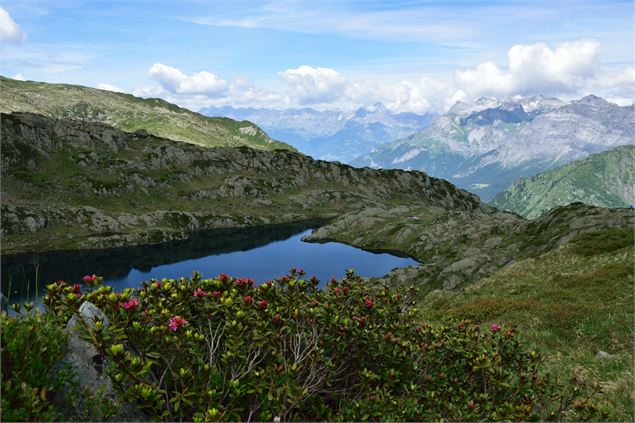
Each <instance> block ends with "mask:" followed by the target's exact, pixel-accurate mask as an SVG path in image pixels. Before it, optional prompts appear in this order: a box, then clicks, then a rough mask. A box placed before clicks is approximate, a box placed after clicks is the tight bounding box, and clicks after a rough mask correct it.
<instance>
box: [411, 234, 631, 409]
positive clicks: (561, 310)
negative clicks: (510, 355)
mask: <svg viewBox="0 0 635 423" xmlns="http://www.w3.org/2000/svg"><path fill="white" fill-rule="evenodd" d="M597 234H603V236H595V235H593V234H591V235H590V234H587V235H582V236H580V237H578V238H577V240H575V241H574V242H572V243H571V244H568V245H566V246H564V247H563V248H560V249H556V250H553V251H551V252H549V253H546V254H544V255H542V256H540V257H533V258H528V259H525V260H522V261H519V262H517V263H514V264H512V265H510V266H507V267H504V268H502V269H500V270H499V271H497V272H496V273H495V274H493V275H492V276H490V277H488V278H484V279H482V280H480V281H478V282H476V283H474V284H472V285H470V286H468V287H467V288H466V289H464V290H462V291H441V290H438V291H434V292H433V293H431V294H429V295H428V296H427V297H426V299H425V301H424V302H423V303H422V313H423V314H424V315H425V316H427V317H428V318H432V319H443V318H445V317H448V316H452V317H458V318H468V319H471V320H473V321H477V322H480V323H483V324H487V325H489V324H491V323H500V324H511V325H514V326H516V327H517V329H518V331H519V332H520V334H521V336H522V337H523V338H524V339H525V340H526V342H527V343H528V345H529V346H530V347H531V348H534V349H536V350H537V351H540V352H541V353H543V355H544V357H545V360H546V363H547V367H548V368H549V369H550V371H551V372H553V373H554V374H555V375H556V376H558V377H562V378H570V377H572V376H576V377H578V378H579V379H583V380H585V381H587V382H590V383H592V384H599V386H600V387H601V390H600V392H599V394H598V400H599V402H600V404H602V406H603V407H604V408H605V409H606V412H607V413H608V415H607V419H608V420H614V421H633V418H634V417H635V416H634V414H633V399H634V395H635V392H634V390H633V359H634V353H633V348H634V342H633V331H634V323H633V318H634V315H633V301H634V300H633V232H632V228H631V229H628V228H625V229H609V230H604V231H601V232H597ZM598 351H605V352H608V353H610V354H612V356H613V357H612V358H609V359H606V358H604V359H602V358H599V357H597V353H598Z"/></svg>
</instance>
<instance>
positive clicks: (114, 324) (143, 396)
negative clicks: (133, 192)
mask: <svg viewBox="0 0 635 423" xmlns="http://www.w3.org/2000/svg"><path fill="white" fill-rule="evenodd" d="M303 275H304V272H303V271H302V269H292V271H291V272H290V273H289V274H288V275H285V276H284V277H281V278H279V279H276V280H274V281H268V282H266V283H264V284H262V285H260V286H257V287H255V286H253V285H254V282H253V279H250V278H237V279H234V278H232V277H230V276H228V275H226V274H220V275H219V276H218V277H216V278H213V279H203V278H202V276H201V275H200V274H194V275H193V276H192V278H190V279H186V278H180V279H163V280H162V281H157V280H150V281H147V282H144V283H143V284H142V286H141V287H139V289H132V288H128V289H125V290H123V291H122V292H114V291H113V289H112V287H110V286H104V285H103V284H102V283H101V282H102V280H101V278H99V277H95V278H93V277H92V276H91V277H90V280H91V284H93V285H92V286H88V289H83V290H82V292H81V294H82V295H83V297H84V298H82V299H81V300H80V299H79V297H78V295H80V292H77V288H76V287H75V285H67V284H65V283H64V284H59V283H57V284H51V285H49V287H48V293H47V297H46V298H45V301H44V302H45V304H46V306H47V307H48V308H49V309H50V310H51V311H52V312H53V313H54V315H56V316H60V318H63V319H69V318H70V317H71V316H72V315H73V314H74V313H77V310H78V309H79V307H80V306H81V304H82V302H83V301H84V300H86V301H90V302H92V303H94V304H95V305H96V306H97V307H99V308H100V309H101V310H102V311H104V312H105V313H106V315H107V316H108V319H109V321H110V327H109V329H108V330H107V331H106V330H103V325H98V326H96V328H95V330H94V333H93V335H94V338H92V339H93V342H95V343H96V346H97V347H98V348H99V350H100V351H105V352H106V354H107V357H106V359H107V360H108V363H109V364H108V366H107V369H108V371H109V372H110V376H111V378H112V380H113V381H114V383H115V384H116V385H117V387H118V390H119V391H120V392H122V393H123V395H125V398H126V400H128V401H134V402H135V403H136V404H138V406H139V407H140V408H141V409H143V410H144V411H145V412H147V413H148V414H149V415H150V416H152V417H153V418H155V419H157V420H170V421H206V420H215V421H216V420H227V421H239V420H248V419H251V420H260V421H272V420H274V418H275V417H276V416H280V415H284V416H285V418H287V419H289V420H298V421H318V420H319V421H325V420H326V421H362V420H373V419H374V420H395V421H396V420H400V421H404V420H410V421H431V420H441V419H447V420H469V421H476V420H515V421H518V420H531V419H547V418H549V419H556V418H560V415H561V414H562V413H563V412H564V411H565V409H564V408H559V407H560V405H559V404H560V402H559V401H560V399H562V398H563V396H564V395H568V396H567V397H566V398H571V397H572V396H571V395H572V394H571V393H570V392H569V393H567V392H566V391H565V390H564V389H563V387H562V386H560V385H556V384H554V383H552V382H551V381H550V379H548V378H547V377H546V376H545V375H543V374H542V373H541V372H540V358H539V356H538V355H537V354H535V353H533V352H527V351H525V350H524V349H523V348H522V346H521V345H520V342H519V341H518V339H517V338H516V335H515V332H514V331H513V330H512V329H510V328H507V327H504V325H502V324H498V323H492V324H491V326H489V330H487V329H488V328H487V327H484V329H482V328H481V327H480V326H478V325H474V324H471V323H470V322H467V321H449V322H447V323H439V324H430V323H428V322H422V321H421V320H420V315H419V313H417V311H416V310H414V309H412V308H411V307H410V304H409V303H408V302H407V301H405V300H402V296H401V294H400V293H399V291H395V290H393V289H391V288H389V287H388V286H385V285H382V284H378V283H373V284H370V283H368V282H367V281H365V280H364V279H362V278H360V277H359V276H357V275H355V274H354V273H353V272H352V271H351V272H347V273H346V277H345V278H343V279H341V280H339V281H338V280H331V281H330V282H329V283H328V284H327V286H326V287H325V288H324V289H318V288H317V278H311V279H309V280H306V279H303V278H302V276H303ZM406 298H407V297H406ZM166 322H167V324H166ZM343 392H345V393H346V395H344V394H342V393H343ZM576 395H579V394H576ZM168 401H169V402H168ZM554 401H555V402H557V404H558V406H557V407H556V408H553V407H551V408H549V407H550V406H549V404H551V403H555V402H554ZM567 401H569V399H567ZM566 403H567V404H568V403H571V402H570V401H569V402H566ZM254 404H258V406H257V407H254ZM565 408H566V407H565ZM552 412H554V413H560V414H558V415H551V414H550V413H552Z"/></svg>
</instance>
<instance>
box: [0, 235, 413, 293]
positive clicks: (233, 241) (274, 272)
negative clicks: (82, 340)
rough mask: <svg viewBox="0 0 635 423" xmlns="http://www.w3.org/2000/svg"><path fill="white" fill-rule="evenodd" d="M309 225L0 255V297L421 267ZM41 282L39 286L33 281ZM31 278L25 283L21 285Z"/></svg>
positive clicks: (325, 276) (364, 273)
mask: <svg viewBox="0 0 635 423" xmlns="http://www.w3.org/2000/svg"><path fill="white" fill-rule="evenodd" d="M313 225H314V224H310V223H305V224H293V225H281V226H271V227H262V228H255V229H254V228H252V229H243V230H231V231H228V230H216V231H209V232H206V233H200V234H197V235H196V236H195V237H194V238H193V239H191V240H189V241H186V242H179V243H173V244H170V245H162V246H153V247H134V248H121V249H112V250H103V251H78V252H65V253H51V254H42V255H21V256H13V257H10V256H9V257H3V258H2V292H3V293H4V294H5V295H7V296H9V295H10V297H9V298H10V301H11V302H18V301H25V300H27V299H33V298H34V297H35V295H36V292H37V294H38V295H39V296H41V295H42V291H43V287H44V285H46V284H48V283H51V282H54V281H57V280H64V281H67V282H71V283H73V282H79V281H80V279H81V277H82V276H83V275H86V274H93V273H96V274H97V275H101V276H103V277H104V279H105V282H107V283H108V284H111V285H113V286H114V287H115V288H117V289H122V288H125V287H136V286H139V285H140V283H141V282H142V281H144V280H147V279H150V278H159V279H160V278H178V277H181V276H186V277H187V276H190V275H191V274H192V272H193V271H199V272H201V273H202V274H203V276H204V277H214V276H216V275H218V274H220V273H227V274H229V275H231V276H234V277H252V278H254V279H255V280H256V281H257V282H265V281H267V280H269V279H273V278H276V277H280V276H283V275H284V274H286V272H287V271H288V270H289V269H290V268H291V267H296V268H303V269H304V270H305V271H306V272H307V274H308V275H309V276H311V275H315V276H317V277H318V278H319V279H320V281H322V284H324V283H325V282H326V281H328V280H329V279H330V278H331V277H337V278H340V277H342V276H343V275H344V273H345V270H346V269H349V268H353V269H355V271H356V272H357V273H359V274H361V275H362V276H366V277H373V276H375V277H376V276H382V275H384V274H386V273H388V272H389V271H390V270H392V269H393V268H395V267H406V266H412V265H416V264H418V263H417V262H416V261H415V260H413V259H411V258H407V257H397V256H395V255H392V254H386V253H373V252H369V251H364V250H360V249H358V248H354V247H351V246H348V245H345V244H341V243H337V242H329V243H326V244H314V243H307V242H303V241H301V238H302V236H304V235H306V234H309V233H310V232H311V229H310V228H311V226H313ZM36 279H37V280H39V281H40V283H39V284H37V285H36V283H35V281H36ZM27 281H28V283H26V282H27Z"/></svg>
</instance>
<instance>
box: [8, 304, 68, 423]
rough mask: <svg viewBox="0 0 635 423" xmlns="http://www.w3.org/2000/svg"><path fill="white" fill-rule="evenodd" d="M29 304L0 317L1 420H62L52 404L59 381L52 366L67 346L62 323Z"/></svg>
mask: <svg viewBox="0 0 635 423" xmlns="http://www.w3.org/2000/svg"><path fill="white" fill-rule="evenodd" d="M49 317H50V316H47V315H43V314H42V313H40V312H39V311H36V312H31V310H30V307H29V309H28V310H26V312H25V313H24V314H23V315H21V316H19V317H9V316H8V315H7V313H6V312H4V311H3V312H2V313H1V316H0V324H1V327H2V346H1V349H0V351H1V356H2V396H1V398H2V402H1V404H2V405H1V412H0V420H2V421H45V420H57V419H61V418H62V415H61V414H60V413H59V411H58V410H57V409H56V408H55V407H54V406H53V405H52V404H51V398H52V394H53V392H55V390H57V389H59V388H60V386H61V384H60V380H59V379H58V380H56V379H55V378H53V377H51V376H52V375H51V369H52V368H53V366H54V365H55V364H56V363H57V362H58V361H59V360H60V359H61V357H62V355H63V354H64V351H65V348H66V339H65V336H64V332H63V326H62V325H61V324H60V322H59V320H57V319H50V318H49Z"/></svg>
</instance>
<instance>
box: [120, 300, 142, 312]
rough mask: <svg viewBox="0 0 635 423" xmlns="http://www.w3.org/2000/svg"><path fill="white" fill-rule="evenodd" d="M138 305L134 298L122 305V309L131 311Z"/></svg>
mask: <svg viewBox="0 0 635 423" xmlns="http://www.w3.org/2000/svg"><path fill="white" fill-rule="evenodd" d="M138 305H139V300H138V299H136V298H131V299H130V300H128V301H126V302H125V303H123V308H125V309H126V310H133V309H134V308H135V307H136V306H138Z"/></svg>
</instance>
